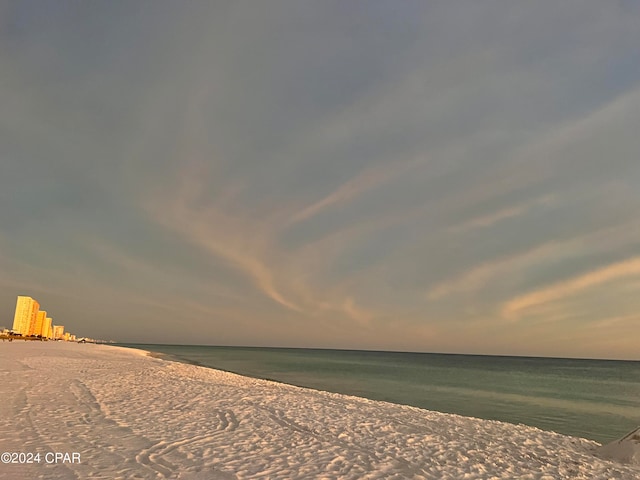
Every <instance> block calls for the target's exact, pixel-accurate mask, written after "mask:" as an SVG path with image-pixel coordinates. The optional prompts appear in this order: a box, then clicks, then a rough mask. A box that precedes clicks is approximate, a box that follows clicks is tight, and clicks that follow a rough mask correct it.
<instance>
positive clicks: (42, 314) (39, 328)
mask: <svg viewBox="0 0 640 480" xmlns="http://www.w3.org/2000/svg"><path fill="white" fill-rule="evenodd" d="M46 318H47V312H46V311H44V310H39V311H38V312H36V321H35V322H33V323H32V324H31V327H30V328H29V335H40V336H44V335H43V329H44V325H45V321H46Z"/></svg>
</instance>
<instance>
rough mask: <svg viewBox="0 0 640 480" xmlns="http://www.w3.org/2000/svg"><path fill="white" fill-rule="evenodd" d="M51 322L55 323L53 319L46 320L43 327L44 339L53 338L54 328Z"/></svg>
mask: <svg viewBox="0 0 640 480" xmlns="http://www.w3.org/2000/svg"><path fill="white" fill-rule="evenodd" d="M51 322H53V320H52V319H51V317H47V318H45V319H44V325H43V326H42V336H43V337H44V338H53V326H52V324H51Z"/></svg>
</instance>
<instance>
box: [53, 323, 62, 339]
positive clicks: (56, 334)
mask: <svg viewBox="0 0 640 480" xmlns="http://www.w3.org/2000/svg"><path fill="white" fill-rule="evenodd" d="M62 337H64V325H54V326H53V338H54V339H56V340H58V339H59V338H62Z"/></svg>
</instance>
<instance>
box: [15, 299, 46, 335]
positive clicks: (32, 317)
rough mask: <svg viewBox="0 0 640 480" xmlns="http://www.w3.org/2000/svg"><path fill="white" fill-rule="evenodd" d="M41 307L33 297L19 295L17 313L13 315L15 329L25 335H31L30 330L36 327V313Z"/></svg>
mask: <svg viewBox="0 0 640 480" xmlns="http://www.w3.org/2000/svg"><path fill="white" fill-rule="evenodd" d="M39 308H40V304H39V303H38V302H37V301H35V300H34V299H33V298H31V297H27V296H22V295H20V296H18V300H17V301H16V313H15V315H14V317H13V331H14V332H17V333H19V334H21V335H24V336H27V335H30V333H29V332H30V331H31V329H32V328H34V327H35V323H36V313H37V312H38V309H39ZM32 325H33V327H32Z"/></svg>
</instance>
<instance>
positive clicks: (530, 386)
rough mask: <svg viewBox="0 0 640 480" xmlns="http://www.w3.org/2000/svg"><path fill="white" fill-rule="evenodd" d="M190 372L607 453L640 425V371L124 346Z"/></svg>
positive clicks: (494, 360)
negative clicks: (515, 429)
mask: <svg viewBox="0 0 640 480" xmlns="http://www.w3.org/2000/svg"><path fill="white" fill-rule="evenodd" d="M122 346H128V347H135V348H141V349H144V350H148V351H152V352H156V353H160V354H164V355H167V356H169V357H170V358H172V359H174V360H178V361H182V362H186V363H195V364H198V365H202V366H205V367H210V368H216V369H220V370H227V371H231V372H235V373H238V374H241V375H246V376H251V377H256V378H264V379H269V380H276V381H279V382H284V383H289V384H293V385H298V386H301V387H308V388H315V389H318V390H325V391H330V392H336V393H343V394H347V395H356V396H359V397H365V398H369V399H372V400H383V401H387V402H392V403H399V404H404V405H412V406H416V407H420V408H425V409H428V410H436V411H439V412H445V413H455V414H459V415H465V416H471V417H478V418H483V419H487V420H500V421H505V422H509V423H514V424H525V425H530V426H534V427H538V428H541V429H543V430H551V431H555V432H558V433H563V434H566V435H573V436H578V437H583V438H588V439H592V440H595V441H597V442H600V443H608V442H610V441H612V440H614V439H616V438H619V437H620V436H622V435H623V434H625V433H627V432H628V431H630V430H632V429H633V428H635V427H637V426H638V425H640V362H631V361H618V360H583V359H561V358H532V357H507V356H485V355H454V354H435V353H407V352H374V351H357V350H320V349H298V348H260V347H215V346H187V345H141V344H122Z"/></svg>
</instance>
